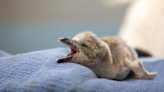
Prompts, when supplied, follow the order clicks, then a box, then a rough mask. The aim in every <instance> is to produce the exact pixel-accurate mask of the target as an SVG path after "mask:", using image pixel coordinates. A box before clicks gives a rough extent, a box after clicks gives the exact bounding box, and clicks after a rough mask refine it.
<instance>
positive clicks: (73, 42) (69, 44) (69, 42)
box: [58, 38, 77, 51]
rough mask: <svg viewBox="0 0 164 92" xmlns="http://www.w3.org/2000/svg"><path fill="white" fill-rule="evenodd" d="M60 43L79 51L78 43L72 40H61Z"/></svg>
mask: <svg viewBox="0 0 164 92" xmlns="http://www.w3.org/2000/svg"><path fill="white" fill-rule="evenodd" d="M58 41H61V42H63V43H64V44H66V45H68V46H69V47H71V48H72V49H73V50H75V51H77V42H76V41H74V40H70V39H68V38H59V40H58Z"/></svg>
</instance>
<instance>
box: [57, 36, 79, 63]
mask: <svg viewBox="0 0 164 92" xmlns="http://www.w3.org/2000/svg"><path fill="white" fill-rule="evenodd" d="M58 41H61V42H63V43H64V44H66V45H68V46H69V47H70V48H71V52H70V53H69V54H68V55H67V56H66V57H64V58H61V59H57V60H56V61H57V63H62V62H66V61H70V60H71V59H72V57H73V55H74V54H76V53H77V52H79V51H78V49H77V42H76V41H74V40H70V39H67V38H59V40H58Z"/></svg>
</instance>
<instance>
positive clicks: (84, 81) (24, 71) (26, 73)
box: [0, 48, 164, 92]
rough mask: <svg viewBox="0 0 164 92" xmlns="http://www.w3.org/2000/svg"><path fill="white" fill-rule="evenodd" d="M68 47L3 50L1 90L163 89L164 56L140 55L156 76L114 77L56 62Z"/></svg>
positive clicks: (135, 91)
mask: <svg viewBox="0 0 164 92" xmlns="http://www.w3.org/2000/svg"><path fill="white" fill-rule="evenodd" d="M69 51H70V49H68V48H55V49H49V50H41V51H34V52H29V53H23V54H18V55H10V54H8V53H6V52H4V51H0V92H26V91H27V92H164V60H163V59H161V60H157V59H151V58H146V59H144V58H142V59H141V61H143V65H144V67H145V68H146V70H148V71H149V72H158V75H157V76H156V77H155V79H154V80H140V79H126V80H124V81H115V80H108V79H104V78H98V77H97V76H96V75H95V74H94V73H93V72H92V71H91V70H90V69H89V68H87V67H85V66H82V65H79V64H75V63H60V64H58V63H56V59H58V58H61V57H64V56H66V55H67V54H68V53H69ZM144 61H151V62H144ZM152 61H155V62H152Z"/></svg>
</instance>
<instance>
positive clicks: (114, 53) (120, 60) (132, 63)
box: [57, 31, 157, 80]
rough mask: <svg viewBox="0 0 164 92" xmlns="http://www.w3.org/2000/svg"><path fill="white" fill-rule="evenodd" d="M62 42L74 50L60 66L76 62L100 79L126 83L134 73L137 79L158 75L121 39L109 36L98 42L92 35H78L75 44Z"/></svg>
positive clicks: (59, 61) (64, 40)
mask: <svg viewBox="0 0 164 92" xmlns="http://www.w3.org/2000/svg"><path fill="white" fill-rule="evenodd" d="M59 41H61V42H63V43H65V44H66V45H68V46H69V47H70V48H71V52H70V53H69V54H68V55H67V56H66V57H64V58H61V59H58V60H57V62H58V63H62V62H73V63H78V64H81V65H84V66H86V67H89V68H90V69H91V70H92V71H93V72H94V73H95V74H96V75H97V76H98V77H101V78H107V79H113V80H123V79H125V78H126V77H127V75H128V74H129V73H130V72H132V73H133V74H134V75H133V76H134V78H138V79H153V78H154V77H155V76H156V75H157V72H154V73H149V72H148V71H146V70H145V69H144V67H143V65H142V63H141V62H140V61H139V60H137V55H136V53H135V52H134V50H133V49H132V48H130V47H129V46H128V45H127V44H126V43H125V42H124V41H123V40H122V39H120V38H117V37H114V36H107V37H103V38H97V37H96V35H95V34H93V33H92V32H90V31H85V32H82V33H79V34H77V35H76V36H75V37H74V38H73V39H72V40H70V39H67V38H60V39H59Z"/></svg>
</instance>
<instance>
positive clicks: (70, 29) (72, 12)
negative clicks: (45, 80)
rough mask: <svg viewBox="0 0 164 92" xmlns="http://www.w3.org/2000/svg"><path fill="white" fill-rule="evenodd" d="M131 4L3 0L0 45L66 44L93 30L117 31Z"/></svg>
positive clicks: (17, 48)
mask: <svg viewBox="0 0 164 92" xmlns="http://www.w3.org/2000/svg"><path fill="white" fill-rule="evenodd" d="M128 5H129V4H124V5H119V6H115V7H105V6H104V4H103V2H102V1H101V0H23V1H22V0H11V1H9V0H1V1H0V49H1V50H4V51H6V52H9V53H11V54H18V53H25V52H30V51H35V50H41V49H50V48H56V47H67V46H65V45H64V44H62V43H60V42H58V41H57V40H58V38H59V37H67V38H70V39H71V38H72V37H73V36H74V35H75V34H77V33H79V32H82V31H85V30H91V31H92V32H94V33H95V34H97V36H98V37H102V36H106V35H117V32H118V30H119V27H120V25H121V22H122V19H123V17H124V13H125V11H126V9H127V7H128Z"/></svg>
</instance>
